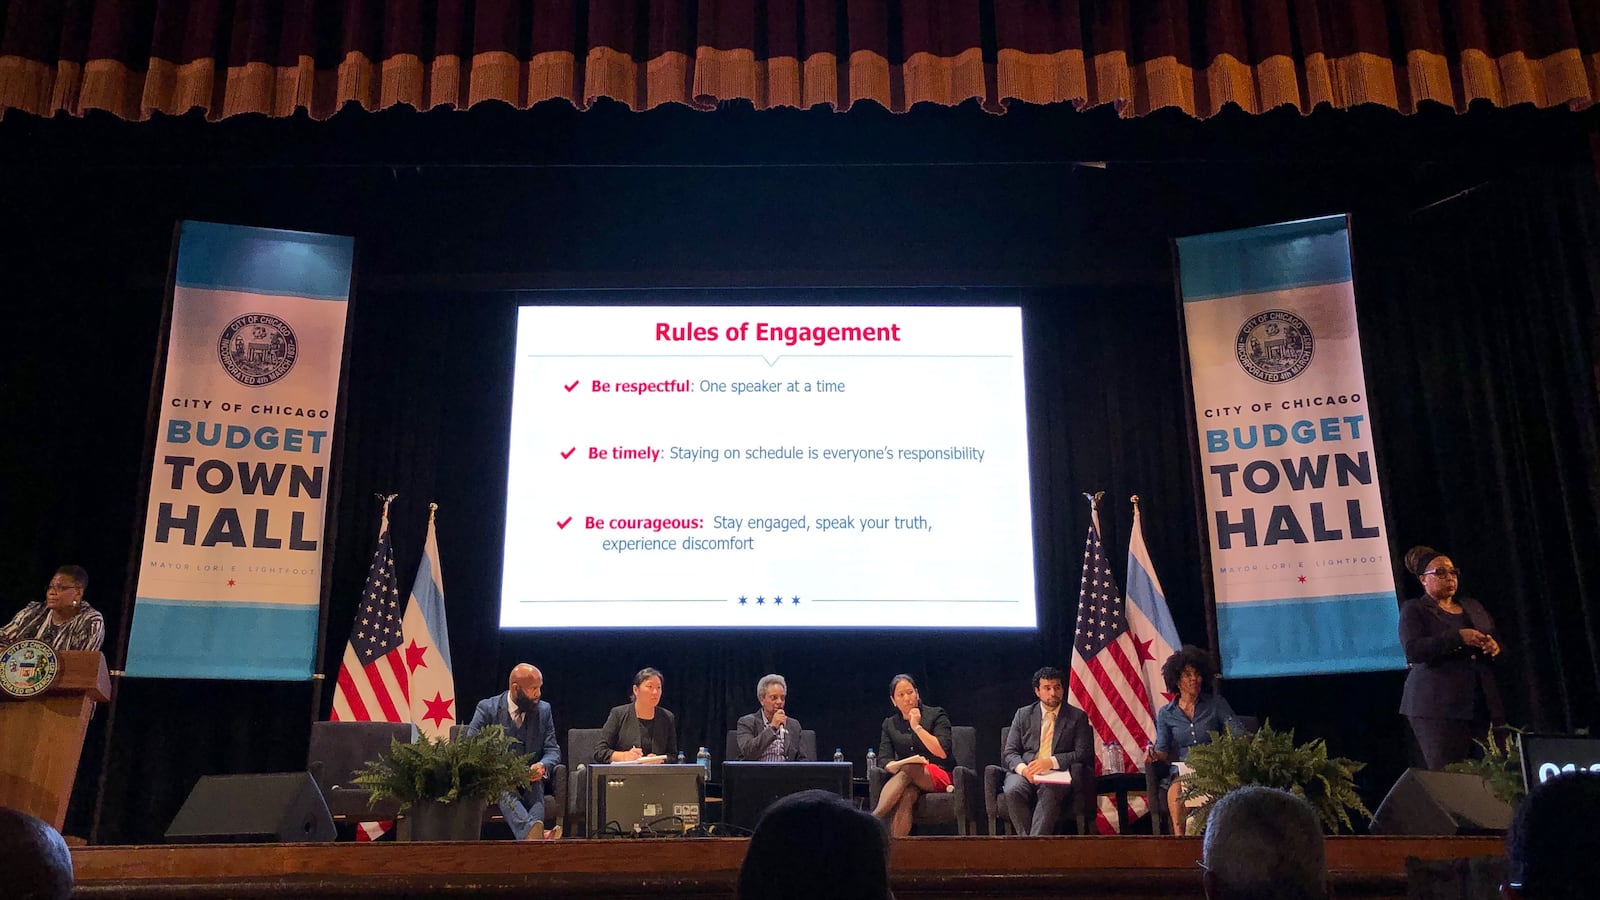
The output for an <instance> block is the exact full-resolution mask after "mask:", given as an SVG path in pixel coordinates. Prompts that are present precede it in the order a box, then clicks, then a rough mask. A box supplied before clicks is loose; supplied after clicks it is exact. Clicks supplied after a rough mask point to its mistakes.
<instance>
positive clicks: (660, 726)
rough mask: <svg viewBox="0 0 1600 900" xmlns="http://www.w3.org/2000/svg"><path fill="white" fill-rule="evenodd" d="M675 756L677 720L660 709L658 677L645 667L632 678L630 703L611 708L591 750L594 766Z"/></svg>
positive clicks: (659, 679) (659, 675)
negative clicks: (631, 698)
mask: <svg viewBox="0 0 1600 900" xmlns="http://www.w3.org/2000/svg"><path fill="white" fill-rule="evenodd" d="M677 752H678V720H677V719H676V718H675V717H674V716H673V715H672V711H671V710H668V709H666V708H665V707H663V706H662V705H661V673H660V672H658V671H656V670H655V669H652V668H649V667H646V668H643V669H640V670H639V671H638V673H637V674H635V675H634V676H633V702H632V703H624V704H622V705H621V706H618V707H614V708H612V710H611V714H610V715H609V716H606V724H605V725H604V726H603V727H602V728H601V729H600V740H599V741H598V742H596V744H595V747H594V761H595V762H597V763H613V762H616V763H621V762H635V761H637V760H639V759H646V761H660V760H658V759H656V758H657V757H665V758H666V760H667V761H671V759H672V757H673V756H674V755H676V754H677Z"/></svg>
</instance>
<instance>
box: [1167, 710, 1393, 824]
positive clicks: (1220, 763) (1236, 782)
mask: <svg viewBox="0 0 1600 900" xmlns="http://www.w3.org/2000/svg"><path fill="white" fill-rule="evenodd" d="M1188 763H1189V766H1190V767H1191V768H1192V769H1194V772H1193V774H1190V775H1188V776H1185V777H1184V779H1183V784H1184V788H1183V792H1182V794H1181V798H1182V799H1183V800H1185V801H1187V800H1191V799H1196V798H1199V799H1202V800H1204V802H1203V803H1202V804H1201V806H1200V807H1199V808H1198V809H1196V810H1195V811H1194V813H1193V814H1192V815H1190V817H1189V830H1190V832H1191V833H1200V832H1203V831H1205V820H1206V816H1207V815H1208V814H1209V813H1210V811H1211V804H1212V802H1213V801H1214V800H1215V799H1216V798H1218V797H1221V796H1222V795H1223V794H1226V793H1227V792H1229V791H1231V790H1233V789H1234V788H1239V787H1244V786H1245V785H1261V786H1263V787H1271V788H1278V789H1280V790H1285V791H1288V792H1289V793H1291V794H1294V795H1295V796H1297V797H1303V798H1305V800H1306V801H1307V802H1309V803H1310V804H1311V808H1312V809H1314V810H1316V812H1317V818H1319V819H1321V820H1322V827H1323V828H1324V829H1325V830H1327V831H1328V832H1332V833H1336V832H1338V831H1339V830H1340V829H1341V828H1344V829H1350V828H1351V827H1352V826H1351V823H1350V813H1351V812H1355V813H1358V814H1360V815H1361V816H1363V817H1365V818H1368V819H1370V818H1372V813H1370V812H1368V811H1367V807H1366V806H1365V805H1364V804H1362V802H1361V797H1360V796H1359V795H1358V794H1357V793H1356V785H1355V777H1354V776H1355V773H1357V772H1359V771H1361V770H1362V769H1363V768H1365V767H1366V763H1361V762H1356V761H1355V760H1351V759H1345V758H1344V757H1342V756H1339V757H1330V756H1329V755H1328V748H1327V745H1326V744H1324V743H1323V742H1322V741H1321V740H1320V739H1318V740H1315V741H1311V742H1310V743H1307V744H1302V745H1300V746H1298V747H1297V746H1295V743H1294V732H1293V731H1292V730H1291V731H1274V730H1272V725H1271V723H1269V722H1263V723H1262V725H1261V728H1260V730H1258V731H1256V732H1254V733H1251V734H1241V733H1239V732H1236V731H1234V730H1233V729H1232V728H1229V729H1227V731H1226V732H1224V733H1222V734H1213V735H1212V736H1211V743H1209V744H1196V745H1195V746H1193V747H1190V748H1189V759H1188Z"/></svg>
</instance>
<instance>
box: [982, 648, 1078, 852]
mask: <svg viewBox="0 0 1600 900" xmlns="http://www.w3.org/2000/svg"><path fill="white" fill-rule="evenodd" d="M1033 695H1034V696H1035V697H1038V698H1039V702H1037V703H1031V704H1029V705H1027V706H1024V707H1022V708H1021V709H1019V710H1017V714H1016V716H1015V717H1013V718H1012V720H1011V733H1010V734H1009V735H1007V736H1006V746H1005V750H1004V753H1003V758H1004V759H1003V761H1004V764H1005V767H1006V769H1007V770H1008V774H1007V775H1006V784H1005V787H1004V788H1003V789H1002V790H1003V792H1004V806H1005V810H1006V814H1007V815H1008V816H1010V817H1011V827H1012V828H1013V829H1014V830H1015V831H1016V833H1017V834H1031V835H1042V834H1054V833H1055V830H1056V823H1057V822H1059V821H1060V820H1061V814H1062V812H1063V810H1065V809H1068V808H1070V807H1071V803H1072V796H1073V792H1074V791H1076V790H1081V789H1083V788H1084V787H1085V786H1084V785H1074V784H1070V783H1059V782H1058V781H1056V779H1058V778H1060V774H1059V773H1067V772H1071V770H1072V767H1073V766H1074V765H1077V764H1079V763H1086V764H1088V765H1089V766H1090V767H1091V768H1090V769H1089V772H1090V777H1093V768H1092V767H1093V765H1094V732H1093V729H1091V728H1090V727H1089V717H1088V716H1085V715H1084V714H1083V711H1082V710H1079V709H1075V708H1073V707H1071V706H1069V705H1067V704H1065V703H1063V702H1062V700H1064V699H1065V698H1066V676H1065V675H1063V674H1062V673H1061V670H1060V669H1057V668H1055V667H1053V666H1046V667H1044V668H1042V669H1040V670H1039V671H1037V672H1035V673H1033ZM1041 748H1043V750H1041ZM1041 778H1042V779H1043V780H1041Z"/></svg>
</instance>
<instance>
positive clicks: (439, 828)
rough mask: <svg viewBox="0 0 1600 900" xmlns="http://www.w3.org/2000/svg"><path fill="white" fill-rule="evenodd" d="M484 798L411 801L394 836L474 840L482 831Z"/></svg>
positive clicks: (485, 804) (407, 838) (435, 839)
mask: <svg viewBox="0 0 1600 900" xmlns="http://www.w3.org/2000/svg"><path fill="white" fill-rule="evenodd" d="M488 805H489V803H488V801H487V800H458V801H457V802H455V803H414V804H412V805H411V808H410V809H408V810H406V813H405V818H404V819H401V820H400V829H399V831H398V832H397V833H396V835H395V837H397V838H399V839H400V840H402V841H475V840H477V839H478V836H479V835H480V834H481V833H482V831H483V811H484V809H485V808H487V807H488Z"/></svg>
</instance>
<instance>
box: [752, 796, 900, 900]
mask: <svg viewBox="0 0 1600 900" xmlns="http://www.w3.org/2000/svg"><path fill="white" fill-rule="evenodd" d="M893 896H894V895H893V894H891V893H890V892H889V835H888V833H887V832H886V831H884V828H883V823H882V822H879V821H878V820H877V819H876V818H874V817H873V816H871V815H869V814H867V813H865V812H862V811H861V810H859V809H856V808H855V807H854V806H851V805H850V804H848V803H846V802H844V801H843V800H841V799H839V798H838V797H837V796H835V795H833V794H830V793H828V792H827V791H802V792H800V793H798V794H791V795H790V796H788V797H784V798H783V799H781V800H779V801H778V802H777V803H774V804H773V805H772V806H771V808H769V809H768V810H767V811H766V813H765V814H763V815H762V816H761V821H760V822H758V823H756V830H755V834H754V835H752V836H751V837H750V847H749V849H748V850H746V851H745V855H744V865H743V866H741V867H740V868H739V892H738V897H739V900H801V898H805V900H814V898H817V897H825V898H827V900H892V898H893Z"/></svg>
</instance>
